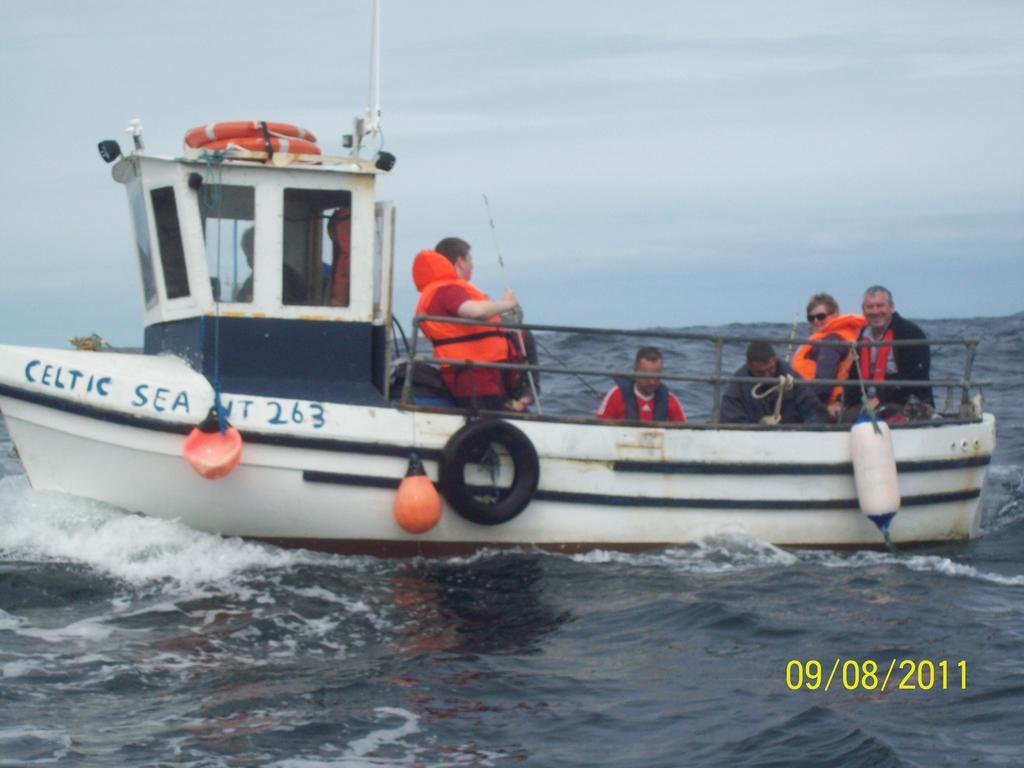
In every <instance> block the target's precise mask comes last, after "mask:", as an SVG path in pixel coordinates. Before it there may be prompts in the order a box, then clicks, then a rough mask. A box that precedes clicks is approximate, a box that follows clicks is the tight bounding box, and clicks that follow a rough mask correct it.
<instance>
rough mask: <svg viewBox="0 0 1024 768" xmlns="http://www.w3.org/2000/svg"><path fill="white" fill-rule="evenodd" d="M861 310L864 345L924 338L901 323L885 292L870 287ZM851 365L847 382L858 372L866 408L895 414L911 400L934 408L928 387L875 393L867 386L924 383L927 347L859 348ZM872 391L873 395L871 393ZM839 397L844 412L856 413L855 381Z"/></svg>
mask: <svg viewBox="0 0 1024 768" xmlns="http://www.w3.org/2000/svg"><path fill="white" fill-rule="evenodd" d="M861 308H862V310H863V311H864V317H865V318H866V319H867V327H866V328H864V329H863V330H861V332H860V339H863V340H865V341H901V340H905V339H925V338H927V337H926V336H925V335H924V331H922V330H921V329H920V328H919V327H918V326H917V324H916V323H912V322H910V321H909V320H905V319H904V318H902V317H901V316H900V314H899V312H896V308H895V305H894V304H893V300H892V293H890V292H889V290H888V289H887V288H883V287H882V286H880V285H873V286H871V287H870V288H868V289H867V290H866V291H864V301H863V303H862V305H861ZM854 362H855V367H854V369H853V373H852V374H851V379H852V378H855V377H856V375H857V372H858V370H859V374H860V377H862V378H863V379H864V384H865V387H866V388H867V390H868V396H869V400H868V403H867V404H868V406H869V407H870V408H877V407H878V406H879V405H881V406H883V407H884V409H885V410H887V411H892V412H899V411H901V410H902V408H903V406H905V405H906V403H907V401H908V400H909V399H910V397H911V396H913V397H916V398H917V399H918V400H919V401H920V402H921V403H924V404H926V405H928V406H933V405H934V401H933V400H932V388H931V387H930V386H921V387H913V386H911V387H878V388H877V389H876V388H875V387H872V386H871V382H872V381H884V380H886V379H912V380H920V381H925V382H927V381H928V377H929V375H930V369H931V351H930V350H929V347H928V345H926V344H925V345H922V346H913V347H903V346H897V347H891V346H879V347H861V348H860V349H859V350H858V356H857V359H856V360H855V361H854ZM872 390H875V391H874V392H872ZM843 397H844V400H845V402H846V407H847V409H848V411H854V410H858V409H859V408H860V405H861V399H862V398H861V391H860V382H859V381H858V382H857V385H856V386H847V388H846V392H845V393H844V395H843ZM847 415H850V416H852V415H854V414H852V413H850V414H844V420H846V419H845V417H846V416H847Z"/></svg>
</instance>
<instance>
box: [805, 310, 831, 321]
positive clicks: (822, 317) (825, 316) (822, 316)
mask: <svg viewBox="0 0 1024 768" xmlns="http://www.w3.org/2000/svg"><path fill="white" fill-rule="evenodd" d="M826 319H828V312H818V313H817V314H815V315H810V314H809V315H807V322H808V323H820V322H823V321H825V320H826Z"/></svg>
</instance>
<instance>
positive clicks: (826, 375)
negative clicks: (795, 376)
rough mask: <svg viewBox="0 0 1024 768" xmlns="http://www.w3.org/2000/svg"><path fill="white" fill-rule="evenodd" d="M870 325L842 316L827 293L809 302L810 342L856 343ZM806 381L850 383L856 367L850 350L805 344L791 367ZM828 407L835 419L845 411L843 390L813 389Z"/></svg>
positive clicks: (859, 317)
mask: <svg viewBox="0 0 1024 768" xmlns="http://www.w3.org/2000/svg"><path fill="white" fill-rule="evenodd" d="M866 323H867V321H866V320H865V319H864V318H863V317H861V316H860V315H841V314H839V304H838V302H836V300H835V299H834V298H832V297H831V296H830V295H829V294H827V293H816V294H814V295H813V296H811V298H810V300H809V301H808V302H807V324H808V325H810V327H811V335H810V336H809V337H808V338H809V339H810V340H811V341H822V340H828V341H845V342H847V343H849V342H851V341H856V339H857V337H858V336H859V335H860V330H861V328H863V327H864V325H865V324H866ZM790 365H791V367H792V368H793V370H794V371H796V372H797V373H799V374H800V375H801V376H803V377H804V378H805V379H847V378H849V376H850V368H851V367H852V366H853V353H852V352H851V351H850V348H849V347H838V346H837V347H815V346H811V345H810V344H804V345H803V346H802V347H800V349H798V350H797V351H796V354H795V355H793V361H792V363H791V364H790ZM811 389H812V390H813V391H814V394H816V395H817V396H818V399H819V400H820V401H821V402H822V403H824V404H825V407H826V408H827V409H828V414H829V416H831V417H832V419H836V418H838V416H839V413H840V412H841V411H842V410H843V403H842V395H843V388H842V387H841V386H835V387H833V386H830V385H828V384H821V385H818V386H815V387H811Z"/></svg>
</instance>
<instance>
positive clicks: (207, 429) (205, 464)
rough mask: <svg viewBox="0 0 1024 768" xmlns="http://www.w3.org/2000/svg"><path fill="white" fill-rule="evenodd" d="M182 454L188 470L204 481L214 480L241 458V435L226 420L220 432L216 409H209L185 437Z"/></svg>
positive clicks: (231, 468) (230, 468) (225, 472)
mask: <svg viewBox="0 0 1024 768" xmlns="http://www.w3.org/2000/svg"><path fill="white" fill-rule="evenodd" d="M182 453H183V454H184V456H185V461H187V462H188V465H189V466H190V467H192V469H194V470H195V471H196V472H198V473H199V474H200V475H202V476H203V477H205V478H206V479H207V480H216V479H217V478H220V477H224V476H225V475H226V474H228V473H229V472H231V470H233V469H234V468H235V465H236V464H238V460H239V459H240V458H242V436H241V435H240V434H238V430H237V429H235V428H234V427H232V426H231V425H230V424H227V422H225V430H224V431H223V432H221V431H220V424H219V421H218V419H217V411H216V409H215V408H211V409H210V414H209V415H208V416H207V417H206V418H205V419H204V420H203V422H202V424H200V425H199V426H198V427H195V428H194V429H193V430H192V431H191V432H190V433H189V436H188V437H186V438H185V445H184V446H183V447H182Z"/></svg>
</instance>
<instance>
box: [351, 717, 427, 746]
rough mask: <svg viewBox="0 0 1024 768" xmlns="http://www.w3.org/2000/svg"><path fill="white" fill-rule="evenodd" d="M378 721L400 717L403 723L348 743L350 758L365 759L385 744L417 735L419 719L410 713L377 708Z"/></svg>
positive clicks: (371, 732)
mask: <svg viewBox="0 0 1024 768" xmlns="http://www.w3.org/2000/svg"><path fill="white" fill-rule="evenodd" d="M374 712H376V713H377V718H378V719H383V718H384V717H400V718H402V719H403V720H404V721H405V722H403V723H402V724H401V725H399V726H398V727H397V728H383V729H381V730H378V731H370V733H368V734H366V735H365V736H363V737H362V738H360V739H356V740H355V741H353V742H350V743H349V745H348V752H349V755H350V756H352V757H365V756H367V755H370V754H372V753H374V752H376V751H377V750H378V749H380V748H381V747H382V746H383V745H385V744H393V743H395V742H397V741H400V740H401V739H404V738H405V737H406V736H411V735H412V734H414V733H419V730H420V726H419V718H418V717H417V716H416V715H414V714H413V713H412V712H409V711H408V710H406V709H400V708H398V707H377V708H376V709H374Z"/></svg>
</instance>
